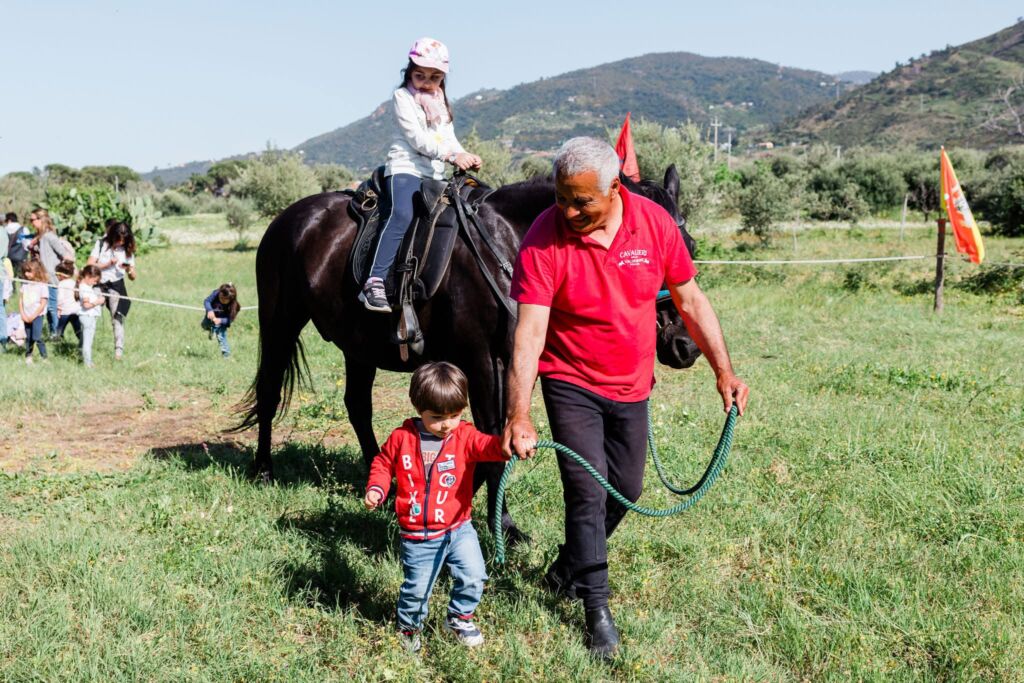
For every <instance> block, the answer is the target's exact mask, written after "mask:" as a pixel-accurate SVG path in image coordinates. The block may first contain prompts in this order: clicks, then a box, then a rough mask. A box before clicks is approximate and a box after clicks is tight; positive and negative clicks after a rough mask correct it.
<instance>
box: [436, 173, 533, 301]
mask: <svg viewBox="0 0 1024 683" xmlns="http://www.w3.org/2000/svg"><path fill="white" fill-rule="evenodd" d="M468 178H469V176H468V175H467V174H465V173H461V174H456V175H455V177H454V178H453V179H452V182H451V185H449V187H450V188H451V191H452V197H451V201H452V204H453V206H454V207H455V214H456V216H457V217H458V222H459V229H460V230H461V231H462V235H463V237H464V238H465V240H466V245H467V246H468V247H469V251H470V253H471V254H472V255H473V260H474V261H476V265H477V267H478V268H479V269H480V273H481V274H482V275H483V276H484V280H486V282H487V287H488V288H489V289H490V290H491V293H492V294H494V298H495V299H497V300H498V303H500V304H501V305H502V306H504V308H505V310H506V311H507V312H508V314H509V316H510V317H511V319H512V320H515V319H516V317H517V312H516V308H515V306H514V305H513V304H512V303H511V302H510V301H509V298H508V294H507V293H506V292H504V291H502V288H501V287H500V286H499V285H498V282H497V281H496V280H495V279H494V275H492V274H491V271H490V269H489V268H488V267H487V264H486V263H484V259H483V254H481V253H480V248H479V247H478V246H477V244H476V241H475V240H474V239H473V235H472V232H471V228H473V229H475V231H476V233H477V234H478V235H480V238H481V239H482V240H483V242H484V244H485V245H486V246H487V248H488V249H489V250H490V252H491V254H492V255H493V256H494V258H495V259H496V260H497V261H498V266H499V267H500V268H501V271H502V272H503V273H505V275H507V276H508V277H509V278H511V277H512V264H511V263H510V262H509V260H508V259H507V258H503V257H502V255H501V253H500V250H499V248H498V246H497V244H495V242H494V239H493V238H492V237H491V236H490V235H489V234H488V232H487V231H486V230H485V229H483V227H481V225H480V221H478V220H477V210H476V207H477V206H479V204H480V203H481V202H483V201H484V200H485V199H487V197H488V195H490V192H488V193H487V194H485V195H484V196H483V197H481V198H480V199H479V200H477V201H476V202H474V203H473V204H472V205H470V206H467V204H466V201H465V200H463V198H462V192H461V190H462V188H463V186H465V184H466V181H467V179H468ZM473 180H474V181H475V179H473Z"/></svg>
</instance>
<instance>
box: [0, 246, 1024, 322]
mask: <svg viewBox="0 0 1024 683" xmlns="http://www.w3.org/2000/svg"><path fill="white" fill-rule="evenodd" d="M946 256H949V254H946V255H944V257H943V258H945V257H946ZM933 258H935V255H934V254H932V255H930V256H876V257H869V258H849V259H841V258H835V259H793V260H763V261H715V260H705V259H694V261H693V262H694V263H699V264H708V265H733V266H793V265H796V266H807V265H817V264H836V263H878V262H881V261H920V260H922V259H933ZM982 265H986V266H1000V267H1004V268H1024V263H985V264H982ZM0 279H2V278H0ZM10 280H11V281H13V282H22V283H25V284H29V283H30V280H23V279H21V278H17V277H14V278H10ZM51 286H52V285H51ZM120 298H122V299H126V300H127V301H132V302H135V301H137V302H139V303H142V304H153V305H154V306H166V307H167V308H177V309H181V310H185V311H199V312H200V313H202V312H205V311H206V309H205V308H203V307H202V306H189V305H187V304H176V303H173V302H170V301H156V300H154V299H143V298H140V297H137V296H122V297H120ZM257 308H259V306H242V308H241V309H240V310H242V311H254V310H256V309H257Z"/></svg>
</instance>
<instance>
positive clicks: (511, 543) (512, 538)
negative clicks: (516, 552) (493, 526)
mask: <svg viewBox="0 0 1024 683" xmlns="http://www.w3.org/2000/svg"><path fill="white" fill-rule="evenodd" d="M504 531H505V547H506V548H509V549H510V550H511V549H512V548H515V547H516V546H517V545H519V544H520V543H522V544H523V545H529V544H530V542H531V541H532V540H533V539H531V538H530V536H529V535H528V534H525V533H523V532H522V531H520V530H519V527H517V526H516V525H515V524H512V525H510V526H507V527H505V529H504Z"/></svg>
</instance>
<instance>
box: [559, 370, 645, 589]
mask: <svg viewBox="0 0 1024 683" xmlns="http://www.w3.org/2000/svg"><path fill="white" fill-rule="evenodd" d="M541 389H542V391H543V394H544V405H545V406H546V408H547V412H548V420H550V422H551V435H552V437H553V438H554V440H555V441H557V442H558V443H561V444H564V445H566V446H568V447H569V448H571V449H572V450H574V451H576V452H577V453H579V454H580V455H581V456H583V458H584V459H586V461H587V462H589V463H590V464H591V465H593V466H594V469H596V470H597V471H598V472H600V473H601V476H603V477H604V478H605V479H607V480H608V482H609V483H610V484H611V485H612V486H614V487H615V488H616V489H617V490H619V491H620V492H621V493H622V495H624V496H625V497H626V498H628V499H629V500H631V501H636V500H637V499H638V498H639V497H640V492H641V490H642V488H643V480H644V464H645V462H646V459H647V400H646V399H645V400H643V401H637V402H635V403H620V402H618V401H613V400H611V399H608V398H605V397H603V396H598V395H597V394H595V393H593V392H591V391H587V390H586V389H584V388H582V387H578V386H576V385H574V384H570V383H568V382H563V381H560V380H554V379H547V378H542V379H541ZM558 469H559V470H560V471H561V474H562V488H563V491H564V496H565V546H564V548H563V549H562V553H561V555H560V561H561V562H562V563H563V564H564V566H566V567H567V568H568V569H569V571H570V573H571V576H572V581H573V584H574V585H575V587H576V595H577V596H579V597H580V598H581V599H582V600H583V606H584V607H585V608H586V609H594V608H596V607H603V606H605V605H607V604H608V594H609V591H608V550H607V540H608V537H609V536H611V534H612V532H613V531H615V527H617V526H618V525H619V522H621V521H622V518H623V517H624V516H625V514H626V512H627V510H626V508H624V507H623V506H622V505H621V504H620V503H618V502H617V501H616V500H615V499H614V498H611V497H610V496H609V495H608V493H607V492H606V491H605V490H604V489H603V488H602V487H601V485H600V484H598V483H597V482H596V481H594V478H593V477H592V476H590V475H589V474H587V471H586V470H584V469H583V468H582V467H580V466H579V465H578V464H577V463H576V461H575V460H573V459H572V458H571V457H569V456H567V455H563V454H562V453H559V454H558Z"/></svg>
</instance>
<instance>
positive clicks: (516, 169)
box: [462, 128, 524, 187]
mask: <svg viewBox="0 0 1024 683" xmlns="http://www.w3.org/2000/svg"><path fill="white" fill-rule="evenodd" d="M462 142H463V147H465V148H466V149H467V150H469V151H470V152H472V153H473V154H476V155H478V156H480V158H482V159H483V160H484V164H483V168H481V169H480V170H479V171H478V172H476V175H477V176H479V178H480V180H482V181H484V182H485V183H487V184H488V185H490V186H491V187H501V186H502V185H509V184H511V183H518V182H519V181H520V180H523V179H524V176H523V169H522V167H521V166H520V165H519V164H517V163H516V162H515V159H514V158H513V156H512V150H510V149H509V148H508V146H507V145H505V144H504V143H503V142H501V141H500V140H484V139H483V138H481V137H480V135H479V134H477V132H476V129H475V128H474V129H473V130H472V131H470V133H469V135H467V136H466V137H465V139H463V141H462Z"/></svg>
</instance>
